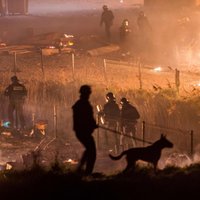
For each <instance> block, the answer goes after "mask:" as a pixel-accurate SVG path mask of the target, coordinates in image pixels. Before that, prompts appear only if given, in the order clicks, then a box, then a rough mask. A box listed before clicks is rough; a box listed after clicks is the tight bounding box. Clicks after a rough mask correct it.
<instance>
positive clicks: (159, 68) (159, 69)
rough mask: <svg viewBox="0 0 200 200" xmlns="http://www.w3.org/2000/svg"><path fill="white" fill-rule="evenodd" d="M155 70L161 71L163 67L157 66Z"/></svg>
mask: <svg viewBox="0 0 200 200" xmlns="http://www.w3.org/2000/svg"><path fill="white" fill-rule="evenodd" d="M153 70H154V71H156V72H160V71H162V68H161V67H155V68H154V69H153Z"/></svg>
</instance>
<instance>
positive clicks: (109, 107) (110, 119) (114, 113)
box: [103, 92, 120, 147]
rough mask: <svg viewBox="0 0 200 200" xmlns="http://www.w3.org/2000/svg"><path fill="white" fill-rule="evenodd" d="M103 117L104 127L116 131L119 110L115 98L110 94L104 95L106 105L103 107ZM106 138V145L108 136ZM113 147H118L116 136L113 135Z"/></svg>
mask: <svg viewBox="0 0 200 200" xmlns="http://www.w3.org/2000/svg"><path fill="white" fill-rule="evenodd" d="M103 117H104V119H105V125H106V126H107V127H108V128H110V129H113V130H116V131H117V129H118V126H119V120H120V109H119V106H118V104H117V103H116V98H115V96H114V94H113V93H112V92H108V93H107V94H106V103H105V104H104V106H103ZM105 136H106V143H107V144H108V136H107V133H106V134H105ZM115 145H116V147H117V146H118V138H117V134H115Z"/></svg>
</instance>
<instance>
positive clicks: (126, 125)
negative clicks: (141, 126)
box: [121, 97, 140, 146]
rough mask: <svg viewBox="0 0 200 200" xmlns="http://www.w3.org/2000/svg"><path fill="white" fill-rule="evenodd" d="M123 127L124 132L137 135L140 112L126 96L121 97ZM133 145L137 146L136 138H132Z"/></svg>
mask: <svg viewBox="0 0 200 200" xmlns="http://www.w3.org/2000/svg"><path fill="white" fill-rule="evenodd" d="M121 105H122V107H121V128H122V130H123V133H125V134H127V135H130V136H133V137H135V136H136V135H135V134H136V125H137V120H138V119H139V118H140V114H139V112H138V110H137V109H136V107H135V106H133V105H131V104H130V103H129V101H128V100H127V99H126V98H124V97H123V98H122V99H121ZM132 145H133V146H135V145H136V143H135V140H134V139H132Z"/></svg>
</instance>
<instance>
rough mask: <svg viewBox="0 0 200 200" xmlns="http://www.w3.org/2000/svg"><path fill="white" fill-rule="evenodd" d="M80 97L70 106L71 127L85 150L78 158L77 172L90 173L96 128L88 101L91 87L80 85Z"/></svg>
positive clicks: (92, 164)
mask: <svg viewBox="0 0 200 200" xmlns="http://www.w3.org/2000/svg"><path fill="white" fill-rule="evenodd" d="M79 92H80V99H79V100H78V101H77V102H76V103H75V104H74V105H73V106H72V110H73V129H74V131H75V134H76V137H77V138H78V140H79V141H80V142H81V143H82V144H83V146H84V147H85V151H84V152H83V155H82V157H81V159H80V162H79V165H78V168H77V172H82V170H83V167H84V165H86V166H85V170H84V171H83V173H84V174H86V175H89V174H91V173H92V171H93V168H94V164H95V161H96V145H95V141H94V138H93V136H92V133H93V131H94V130H95V129H96V128H98V125H97V124H96V121H95V119H94V116H93V108H92V106H91V104H90V102H89V97H90V94H91V93H92V91H91V87H90V86H88V85H82V86H81V87H80V90H79Z"/></svg>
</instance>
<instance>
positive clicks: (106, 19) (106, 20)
mask: <svg viewBox="0 0 200 200" xmlns="http://www.w3.org/2000/svg"><path fill="white" fill-rule="evenodd" d="M113 20H114V15H113V12H112V11H111V10H109V9H108V6H106V5H104V6H103V12H102V14H101V20H100V26H102V25H103V24H104V26H105V33H106V37H107V39H108V41H110V39H111V33H110V28H111V26H112V25H113Z"/></svg>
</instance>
